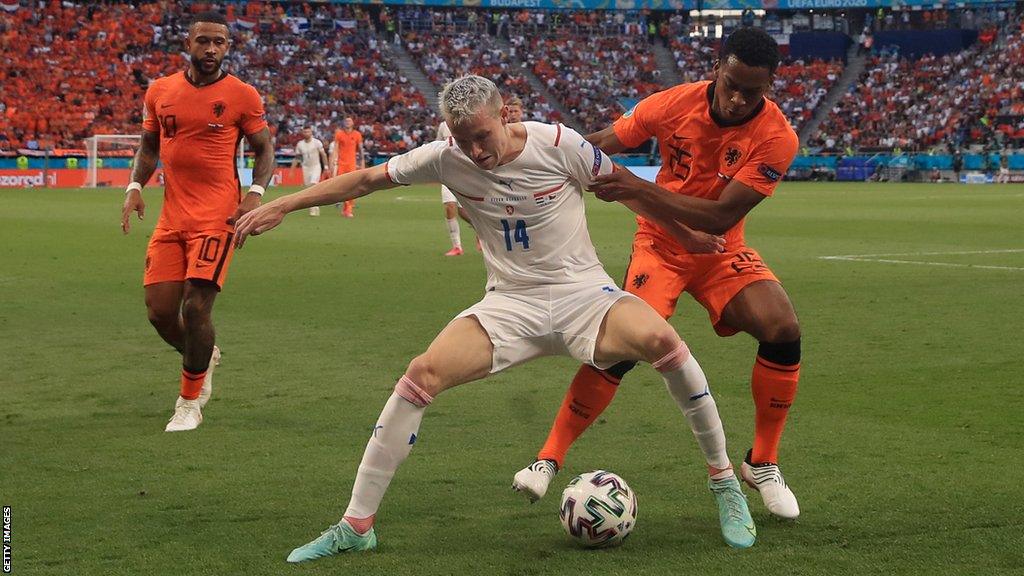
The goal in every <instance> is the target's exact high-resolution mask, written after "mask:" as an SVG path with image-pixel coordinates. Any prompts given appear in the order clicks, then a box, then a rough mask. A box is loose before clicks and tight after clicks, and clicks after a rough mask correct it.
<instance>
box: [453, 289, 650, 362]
mask: <svg viewBox="0 0 1024 576" xmlns="http://www.w3.org/2000/svg"><path fill="white" fill-rule="evenodd" d="M626 297H629V298H636V296H634V295H632V294H630V293H629V292H626V291H625V290H620V289H619V287H618V286H616V285H615V283H614V282H613V281H612V280H611V279H610V278H608V279H607V281H606V282H605V281H602V282H594V281H588V282H582V283H578V284H556V285H552V286H536V287H530V288H524V289H521V290H502V291H498V290H495V291H492V292H488V293H487V294H486V295H485V296H484V299H483V300H481V301H480V302H477V303H476V304H474V305H473V306H471V307H469V308H468V309H466V310H464V311H463V312H461V313H460V314H459V315H458V316H456V318H465V317H467V316H475V317H476V319H477V320H478V321H479V322H480V325H481V326H483V328H484V330H485V331H486V332H487V335H488V336H490V338H491V345H493V346H494V354H493V357H492V358H491V374H496V373H498V372H501V371H502V370H504V369H506V368H511V367H512V366H515V365H517V364H522V363H523V362H527V361H529V360H533V359H534V358H539V357H541V356H569V357H571V358H575V359H576V360H579V361H580V362H583V363H585V364H590V365H591V366H595V367H597V368H601V369H604V368H610V367H611V366H612V365H614V364H615V362H611V363H609V364H607V365H600V364H597V363H595V362H594V347H595V346H596V344H597V335H598V332H599V331H600V330H601V323H602V322H603V321H604V317H605V316H606V315H607V314H608V310H609V309H611V307H612V305H613V304H615V303H616V302H618V301H619V299H620V298H626Z"/></svg>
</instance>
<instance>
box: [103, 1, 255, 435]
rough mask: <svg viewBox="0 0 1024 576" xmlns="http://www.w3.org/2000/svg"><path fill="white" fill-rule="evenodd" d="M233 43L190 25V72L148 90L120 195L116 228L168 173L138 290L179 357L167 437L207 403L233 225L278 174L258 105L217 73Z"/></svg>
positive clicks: (194, 421) (210, 25) (210, 28)
mask: <svg viewBox="0 0 1024 576" xmlns="http://www.w3.org/2000/svg"><path fill="white" fill-rule="evenodd" d="M230 44H231V39H230V36H229V33H228V26H227V21H226V20H225V19H224V17H223V16H221V15H220V14H218V13H216V12H204V13H202V14H198V15H196V16H195V18H194V19H193V21H192V23H191V25H190V26H189V29H188V38H187V39H186V40H185V49H186V50H187V51H188V53H189V56H190V64H189V67H188V70H185V71H184V72H179V73H177V74H173V75H171V76H166V77H164V78H159V79H157V80H155V81H154V82H153V83H152V84H151V85H150V86H149V89H148V90H146V96H145V110H144V112H145V113H144V120H143V125H142V128H143V132H142V146H141V147H140V148H139V150H138V152H137V153H136V155H135V163H134V168H133V169H132V175H131V183H130V184H129V185H128V188H127V191H126V193H125V200H124V206H123V208H122V212H121V228H122V230H123V231H124V233H125V234H127V233H128V231H129V229H130V221H131V220H130V216H131V214H132V212H136V213H137V214H138V217H139V219H140V220H141V219H142V217H143V214H144V212H145V203H144V202H143V200H142V187H143V186H144V185H145V184H146V182H147V181H148V180H149V178H150V176H152V175H153V172H154V170H155V169H156V165H157V159H158V158H159V160H160V161H161V162H162V163H163V168H164V181H165V189H164V206H163V211H162V212H161V213H160V219H159V220H158V221H157V224H156V229H155V230H154V231H153V236H152V237H151V238H150V241H149V247H148V248H147V250H146V271H145V277H144V280H143V284H144V285H145V292H146V308H147V310H148V312H149V321H150V322H151V323H152V324H153V326H154V327H155V328H156V331H157V333H158V334H160V336H161V337H162V338H163V339H164V340H165V341H166V342H167V343H168V344H170V345H171V346H173V347H174V348H175V349H176V350H177V351H178V352H180V353H181V355H182V370H181V388H180V395H179V397H178V400H177V402H176V403H175V409H174V416H173V417H172V418H171V420H170V422H168V424H167V426H166V428H165V430H166V431H168V432H176V431H182V430H193V429H195V428H196V427H198V426H199V424H200V423H201V422H202V421H203V415H202V410H201V409H202V407H203V406H204V405H205V404H206V402H207V401H208V400H209V397H210V391H211V388H212V373H213V367H214V366H215V365H216V363H217V361H218V360H219V356H220V351H219V350H218V349H217V348H216V346H214V328H213V322H212V319H211V314H212V312H213V303H214V300H215V299H216V297H217V293H218V292H220V289H221V288H222V287H223V285H224V279H225V277H226V276H227V270H228V267H229V265H230V264H231V257H232V255H233V253H234V243H233V242H232V239H233V236H234V233H233V231H234V221H235V219H236V218H238V217H239V216H241V215H242V214H245V213H246V212H248V211H250V210H252V209H254V208H256V207H258V206H259V205H260V200H261V198H262V196H263V192H264V191H265V189H266V186H267V185H268V184H269V183H270V178H271V176H272V174H273V169H274V149H273V145H272V144H271V138H270V131H269V130H268V128H267V122H266V120H265V119H264V117H263V116H264V111H263V100H262V99H261V98H260V95H259V93H257V92H256V89H255V88H253V87H252V86H250V85H248V84H246V83H244V82H242V81H241V80H239V79H238V78H236V77H235V76H232V75H231V74H228V73H227V72H224V71H223V70H221V62H222V61H223V60H224V56H225V55H226V54H227V51H228V48H229V46H230ZM242 136H244V137H245V138H246V140H248V142H249V146H250V147H251V148H252V150H253V151H254V153H255V155H256V164H255V167H254V169H253V185H252V186H251V187H250V188H249V191H248V193H247V194H246V195H245V196H244V197H242V193H241V184H240V181H239V177H238V171H237V168H236V166H235V151H236V150H237V148H238V141H239V140H240V139H241V138H242Z"/></svg>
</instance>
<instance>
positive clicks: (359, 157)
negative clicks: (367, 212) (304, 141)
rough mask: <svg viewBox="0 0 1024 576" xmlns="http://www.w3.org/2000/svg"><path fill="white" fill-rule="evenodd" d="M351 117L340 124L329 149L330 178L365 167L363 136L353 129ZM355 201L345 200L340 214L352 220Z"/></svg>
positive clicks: (353, 124)
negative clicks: (332, 144)
mask: <svg viewBox="0 0 1024 576" xmlns="http://www.w3.org/2000/svg"><path fill="white" fill-rule="evenodd" d="M354 126H355V123H354V122H353V121H352V117H350V116H349V117H346V118H345V119H344V120H343V121H342V124H341V127H342V129H341V130H338V131H336V132H335V133H334V146H332V147H331V165H332V167H333V169H332V170H331V176H338V175H339V174H348V173H349V172H355V171H356V170H362V169H363V168H365V167H366V163H365V160H364V153H363V135H362V134H360V133H359V130H356V129H355V128H354ZM355 206H356V201H355V200H346V201H345V207H344V208H343V209H342V211H341V214H342V216H344V217H346V218H352V217H353V216H355V214H354V213H353V212H352V210H353V209H354V208H355Z"/></svg>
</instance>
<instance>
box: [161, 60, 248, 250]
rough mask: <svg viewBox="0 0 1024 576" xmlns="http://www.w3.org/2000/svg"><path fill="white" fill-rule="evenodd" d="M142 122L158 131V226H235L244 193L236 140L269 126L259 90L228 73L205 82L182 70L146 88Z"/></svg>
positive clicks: (176, 227) (183, 228)
mask: <svg viewBox="0 0 1024 576" xmlns="http://www.w3.org/2000/svg"><path fill="white" fill-rule="evenodd" d="M142 127H143V128H144V129H145V130H147V131H150V132H159V133H160V161H161V162H162V163H163V167H164V186H165V188H164V208H163V211H162V212H161V213H160V220H159V221H158V222H157V227H158V228H164V229H169V230H191V231H197V230H231V229H232V226H231V225H229V224H227V223H226V220H227V219H228V218H229V217H230V216H231V215H232V214H233V213H234V211H235V209H236V208H237V207H238V202H239V200H240V198H241V185H240V182H239V180H238V171H237V170H236V167H235V151H236V150H237V149H238V141H239V140H240V139H241V138H242V136H243V135H250V134H255V133H256V132H259V131H261V130H263V129H264V128H266V127H267V121H266V120H265V119H264V117H263V100H262V99H261V98H260V95H259V93H257V92H256V89H255V88H253V87H252V86H250V85H248V84H246V83H244V82H242V81H241V80H239V79H238V78H236V77H234V76H232V75H230V74H225V75H224V76H223V77H222V78H221V79H220V80H217V81H216V82H214V83H213V84H208V85H206V86H196V85H194V84H192V82H191V81H190V80H189V79H188V77H187V76H186V75H185V73H184V72H179V73H177V74H174V75H171V76H165V77H163V78H159V79H157V80H156V81H155V82H153V83H152V84H151V85H150V86H149V89H148V90H146V108H145V114H144V120H143V121H142Z"/></svg>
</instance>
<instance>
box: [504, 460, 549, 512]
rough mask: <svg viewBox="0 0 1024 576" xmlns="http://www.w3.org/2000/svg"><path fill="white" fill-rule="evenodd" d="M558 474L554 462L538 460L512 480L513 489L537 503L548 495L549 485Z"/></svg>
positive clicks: (517, 473)
mask: <svg viewBox="0 0 1024 576" xmlns="http://www.w3.org/2000/svg"><path fill="white" fill-rule="evenodd" d="M555 474H558V465H557V464H555V462H554V461H553V460H537V461H536V462H534V463H533V464H530V465H529V466H527V467H526V468H523V469H522V470H520V471H519V472H516V475H515V477H513V478H512V489H513V490H515V491H516V492H522V493H523V494H525V495H526V497H527V498H529V499H530V502H536V501H537V500H540V499H541V498H543V497H544V494H547V491H548V484H551V480H552V479H553V478H554V477H555Z"/></svg>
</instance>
